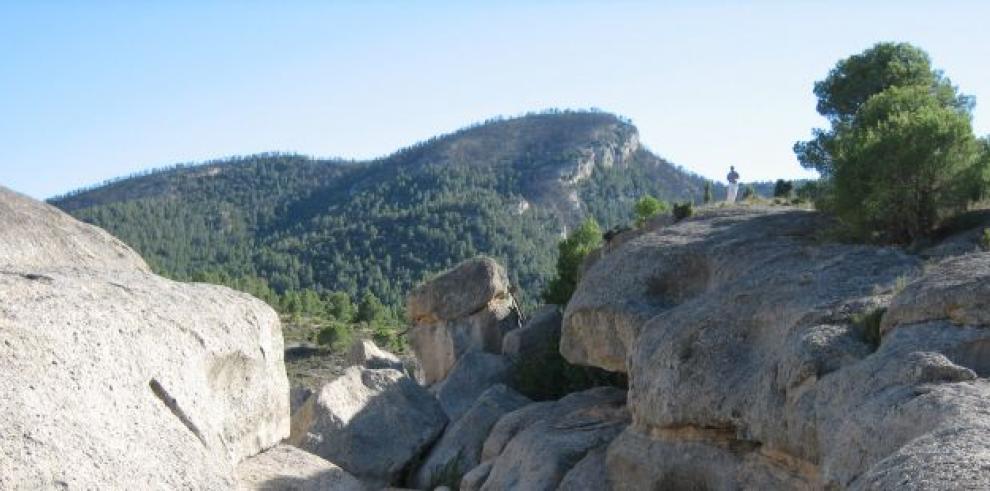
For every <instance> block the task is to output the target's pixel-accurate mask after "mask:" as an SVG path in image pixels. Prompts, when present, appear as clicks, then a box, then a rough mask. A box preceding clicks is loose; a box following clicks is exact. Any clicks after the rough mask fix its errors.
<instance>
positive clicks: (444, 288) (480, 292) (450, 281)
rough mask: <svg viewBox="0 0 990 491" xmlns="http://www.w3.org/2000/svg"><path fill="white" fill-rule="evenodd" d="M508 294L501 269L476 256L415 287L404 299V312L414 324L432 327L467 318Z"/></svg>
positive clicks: (490, 261)
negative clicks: (443, 322) (439, 323)
mask: <svg viewBox="0 0 990 491" xmlns="http://www.w3.org/2000/svg"><path fill="white" fill-rule="evenodd" d="M508 293H509V278H508V276H506V274H505V268H503V267H502V266H501V265H499V264H498V263H497V262H495V260H493V259H491V258H487V257H478V258H474V259H469V260H467V261H464V262H462V263H460V264H458V265H457V266H455V267H454V268H453V269H451V270H450V271H447V272H446V273H444V274H442V275H440V276H438V277H436V278H434V279H433V280H431V281H428V282H426V283H423V284H421V285H419V286H418V287H416V288H415V289H414V290H413V291H411V292H410V293H409V295H408V296H407V297H406V313H407V315H408V316H409V319H411V320H412V321H413V322H414V323H416V324H434V323H437V322H440V321H452V320H456V319H460V318H463V317H468V316H470V315H471V314H474V313H475V312H478V311H480V310H481V309H483V308H484V307H485V306H487V305H488V304H489V302H491V301H492V300H495V299H498V298H505V297H507V296H508Z"/></svg>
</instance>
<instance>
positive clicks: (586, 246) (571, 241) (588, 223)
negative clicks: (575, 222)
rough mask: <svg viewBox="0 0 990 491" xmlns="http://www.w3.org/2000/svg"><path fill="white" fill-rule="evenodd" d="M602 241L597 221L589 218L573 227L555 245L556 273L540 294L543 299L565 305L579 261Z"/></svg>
mask: <svg viewBox="0 0 990 491" xmlns="http://www.w3.org/2000/svg"><path fill="white" fill-rule="evenodd" d="M601 243H602V230H601V229H600V228H599V227H598V222H596V221H595V220H594V219H593V218H589V219H587V220H585V221H584V223H582V224H581V226H580V227H578V228H576V229H574V231H573V232H571V234H570V235H568V236H567V238H566V239H564V240H562V241H560V244H558V245H557V248H558V250H559V255H558V256H557V274H556V276H554V277H553V279H551V280H550V283H549V284H548V285H547V287H546V289H544V290H543V292H542V293H541V296H542V297H543V301H544V302H546V303H548V304H553V305H567V302H568V301H569V300H570V299H571V295H573V294H574V289H575V288H577V282H578V276H579V272H580V269H581V263H582V262H584V258H585V257H586V256H587V255H588V253H590V252H591V251H593V250H595V249H597V248H598V246H599V245H601Z"/></svg>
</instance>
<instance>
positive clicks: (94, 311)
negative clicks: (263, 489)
mask: <svg viewBox="0 0 990 491" xmlns="http://www.w3.org/2000/svg"><path fill="white" fill-rule="evenodd" d="M0 338H2V343H0V359H3V360H4V362H3V363H2V364H0V393H2V394H4V396H3V397H2V398H0V441H2V442H3V445H2V451H0V488H2V489H23V488H32V489H33V488H44V489H47V488H59V487H68V488H72V489H75V488H81V489H106V488H111V487H116V488H135V489H139V488H145V487H147V486H149V485H150V486H154V487H160V488H169V489H183V488H185V489H189V488H197V489H204V488H209V489H224V488H230V487H232V486H233V485H234V475H233V472H234V466H235V465H236V464H237V463H239V462H240V461H242V460H244V459H245V458H246V457H249V456H252V455H255V454H258V453H259V452H261V451H263V450H265V449H266V448H269V447H272V446H274V445H276V444H277V443H278V442H279V441H280V440H281V439H282V438H284V437H285V436H287V435H288V430H289V387H288V380H287V378H286V375H285V368H284V365H283V363H282V335H281V326H280V324H279V321H278V317H277V316H276V315H275V312H274V311H273V310H272V309H271V308H269V307H268V306H267V305H265V304H264V303H263V302H261V301H259V300H257V299H254V298H253V297H250V296H248V295H246V294H243V293H238V292H235V291H233V290H230V289H227V288H223V287H219V286H212V285H204V284H184V283H177V282H174V281H170V280H167V279H164V278H161V277H158V276H155V275H153V274H151V273H150V272H149V271H148V268H147V266H146V265H145V264H144V262H143V261H142V260H141V259H140V258H139V257H138V256H137V254H135V253H134V252H133V251H132V250H130V249H129V248H128V247H126V246H125V245H123V244H122V243H120V242H119V241H117V240H116V239H114V238H113V237H111V236H109V235H108V234H106V233H105V232H103V231H101V230H99V229H97V228H95V227H92V226H89V225H86V224H83V223H80V222H77V221H75V220H73V219H71V218H69V217H68V216H66V215H65V214H63V213H61V212H59V211H57V210H55V209H54V208H52V207H50V206H48V205H45V204H42V203H39V202H37V201H34V200H31V199H29V198H26V197H24V196H21V195H19V194H16V193H13V192H11V191H9V190H7V189H4V188H0Z"/></svg>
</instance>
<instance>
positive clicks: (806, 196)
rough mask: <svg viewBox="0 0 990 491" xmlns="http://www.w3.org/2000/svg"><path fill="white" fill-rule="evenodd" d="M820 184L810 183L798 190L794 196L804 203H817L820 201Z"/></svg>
mask: <svg viewBox="0 0 990 491" xmlns="http://www.w3.org/2000/svg"><path fill="white" fill-rule="evenodd" d="M818 189H819V188H818V182H817V181H808V182H806V183H804V184H803V185H802V186H801V187H799V188H797V190H796V191H795V192H794V194H795V195H796V196H797V198H798V199H799V200H802V201H816V200H817V199H818Z"/></svg>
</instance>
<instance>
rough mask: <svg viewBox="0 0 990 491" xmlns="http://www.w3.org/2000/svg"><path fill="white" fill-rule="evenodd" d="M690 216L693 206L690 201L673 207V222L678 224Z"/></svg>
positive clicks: (692, 213)
mask: <svg viewBox="0 0 990 491" xmlns="http://www.w3.org/2000/svg"><path fill="white" fill-rule="evenodd" d="M691 215H694V204H693V203H691V202H690V201H685V202H683V203H679V204H675V205H674V220H676V221H678V222H679V221H681V220H683V219H685V218H688V217H690V216H691Z"/></svg>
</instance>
